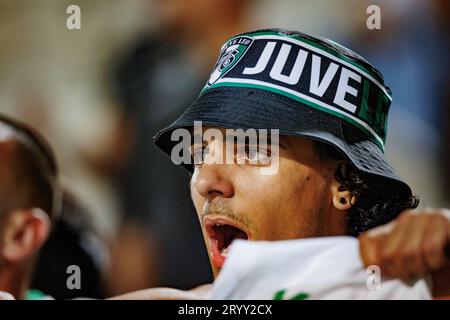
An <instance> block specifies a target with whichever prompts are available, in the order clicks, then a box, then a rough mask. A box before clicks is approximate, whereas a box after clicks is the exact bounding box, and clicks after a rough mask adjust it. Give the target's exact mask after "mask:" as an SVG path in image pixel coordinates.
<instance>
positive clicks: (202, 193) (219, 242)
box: [191, 136, 345, 275]
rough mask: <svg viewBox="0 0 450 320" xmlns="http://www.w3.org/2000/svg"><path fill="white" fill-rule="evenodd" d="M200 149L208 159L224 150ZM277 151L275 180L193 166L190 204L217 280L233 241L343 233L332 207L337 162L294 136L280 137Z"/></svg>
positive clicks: (247, 169)
mask: <svg viewBox="0 0 450 320" xmlns="http://www.w3.org/2000/svg"><path fill="white" fill-rule="evenodd" d="M204 147H206V148H208V150H209V153H208V155H207V157H208V156H211V157H214V156H218V155H220V154H222V152H223V150H224V149H225V147H224V144H223V142H222V141H216V140H215V141H213V142H211V143H209V144H208V145H207V146H205V145H204ZM278 150H279V152H278V156H279V163H278V166H279V167H278V170H277V171H276V173H275V174H274V175H262V174H261V171H260V167H259V166H258V165H257V164H256V165H255V164H237V163H236V164H206V163H203V164H200V165H197V166H196V167H195V170H194V173H193V176H192V179H191V193H192V199H193V202H194V205H195V208H196V211H197V214H198V217H199V219H200V223H201V226H202V231H203V235H204V238H205V242H206V246H207V249H208V254H209V257H210V260H211V264H212V267H213V272H214V274H215V275H216V274H217V273H218V271H219V269H220V268H221V267H222V265H223V263H224V260H225V258H226V256H227V253H228V250H229V245H230V243H231V242H232V241H233V240H235V239H248V240H287V239H298V238H306V237H317V236H326V235H337V234H345V227H344V223H343V221H344V218H345V213H344V212H337V210H336V209H335V208H334V206H333V192H334V191H335V190H336V189H337V187H338V184H337V182H336V180H335V179H334V171H335V168H336V165H337V163H336V162H334V161H330V160H324V159H321V158H320V157H319V156H318V155H317V153H316V151H315V149H314V143H313V142H312V141H311V140H307V139H302V138H298V137H290V136H281V137H280V143H279V149H278ZM274 156H277V155H274V154H273V153H272V157H274ZM251 157H255V154H254V153H253V155H252V156H251ZM333 190H334V191H333Z"/></svg>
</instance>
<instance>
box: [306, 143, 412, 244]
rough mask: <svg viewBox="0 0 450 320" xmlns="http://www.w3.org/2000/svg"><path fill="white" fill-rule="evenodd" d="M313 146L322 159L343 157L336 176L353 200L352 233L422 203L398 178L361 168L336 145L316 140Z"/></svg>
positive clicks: (341, 189)
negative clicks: (371, 172) (405, 188)
mask: <svg viewBox="0 0 450 320" xmlns="http://www.w3.org/2000/svg"><path fill="white" fill-rule="evenodd" d="M314 147H315V150H316V152H317V153H318V155H319V157H321V158H322V159H332V160H342V162H340V163H339V164H338V166H337V168H336V171H335V173H334V176H335V178H336V180H337V181H338V182H339V184H340V186H339V190H340V191H343V190H348V191H350V193H351V195H352V198H353V199H352V202H353V201H354V204H353V205H352V207H351V208H350V209H349V214H348V217H347V232H348V234H349V235H352V236H358V235H359V234H360V233H362V232H364V231H366V230H369V229H372V228H374V227H377V226H380V225H383V224H385V223H388V222H389V221H391V220H393V219H395V218H396V217H397V216H398V215H399V214H400V213H401V212H402V211H403V210H406V209H411V208H416V207H417V205H418V204H419V199H418V198H417V197H415V196H413V195H411V194H410V192H409V191H406V190H404V188H403V187H402V186H401V185H400V183H398V182H396V181H395V180H392V179H388V178H385V177H382V176H378V175H374V174H369V173H366V172H363V171H361V170H359V169H358V168H356V166H355V165H353V164H352V163H351V162H350V161H349V160H348V159H346V157H345V156H343V155H342V154H341V153H340V152H339V151H338V150H337V149H336V148H334V147H332V146H330V145H328V144H326V143H322V142H317V141H315V142H314Z"/></svg>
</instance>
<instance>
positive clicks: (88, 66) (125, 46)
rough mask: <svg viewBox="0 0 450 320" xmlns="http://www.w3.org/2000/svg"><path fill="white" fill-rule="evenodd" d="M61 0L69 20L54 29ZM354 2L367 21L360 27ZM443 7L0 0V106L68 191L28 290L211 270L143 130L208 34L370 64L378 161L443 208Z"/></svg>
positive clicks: (122, 287)
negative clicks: (302, 40)
mask: <svg viewBox="0 0 450 320" xmlns="http://www.w3.org/2000/svg"><path fill="white" fill-rule="evenodd" d="M71 4H76V5H78V6H79V7H80V9H81V29H80V30H69V29H68V28H67V27H66V20H67V18H68V17H69V15H70V14H68V13H66V9H67V7H68V6H69V5H71ZM370 4H377V5H379V6H380V8H381V29H380V30H369V29H368V28H367V27H366V20H367V18H368V16H369V14H367V13H366V9H367V7H368V6H369V5H370ZM449 14H450V1H447V0H433V1H426V0H395V1H360V0H346V1H342V0H340V1H327V0H314V1H306V0H277V1H274V0H272V1H271V0H188V1H187V0H127V1H120V0H95V1H92V0H89V1H88V0H73V1H65V0H40V1H33V0H8V1H6V0H0V112H1V113H4V114H7V115H10V116H13V117H15V118H17V119H20V120H23V121H26V122H28V123H29V124H31V125H33V126H34V127H36V128H37V129H38V130H39V131H40V132H41V133H42V134H43V135H44V136H45V137H46V138H47V139H48V140H49V141H50V143H51V145H52V146H53V147H54V149H55V151H56V154H57V158H58V161H59V164H60V167H61V172H62V175H61V181H62V184H63V186H64V188H65V190H66V191H67V192H68V193H70V194H71V201H70V202H69V204H66V207H67V212H68V213H67V215H66V216H68V217H69V218H68V219H65V220H63V221H64V222H65V223H66V224H67V225H69V227H68V230H79V231H77V232H75V233H76V234H78V236H71V235H72V234H73V232H72V233H71V232H61V233H59V234H58V238H57V239H55V240H53V242H52V243H50V244H49V245H48V246H47V248H44V253H43V256H44V257H46V258H45V259H44V258H43V259H42V261H44V262H42V263H41V267H40V268H38V269H37V270H38V271H36V278H35V282H34V286H35V287H36V288H38V289H42V290H45V291H46V293H50V294H53V295H54V296H55V297H57V298H58V297H64V298H67V297H70V296H71V294H72V295H75V296H79V293H77V292H75V293H68V292H63V291H64V290H62V291H61V290H59V289H60V288H59V289H58V288H57V287H58V285H59V286H60V287H62V286H65V280H61V281H59V280H58V279H59V278H61V279H65V277H66V273H65V271H66V270H65V267H64V265H65V264H82V266H81V269H82V270H83V268H88V269H89V270H91V271H92V278H90V279H92V280H91V283H96V284H98V285H97V286H92V288H90V287H88V288H87V289H86V292H83V295H84V296H93V297H102V296H111V295H115V294H120V293H123V292H128V291H132V290H137V289H142V288H149V287H153V286H174V287H178V288H191V287H193V286H196V285H199V284H202V283H205V282H209V281H211V279H212V276H211V272H210V269H209V263H208V258H207V255H206V252H205V249H204V245H203V239H202V237H201V232H200V226H199V225H198V220H197V217H196V215H195V212H194V210H193V207H192V205H191V202H190V197H189V193H188V181H189V176H188V174H187V172H184V170H183V169H182V168H177V167H175V166H174V165H172V164H171V162H170V160H169V158H167V157H166V156H165V155H163V154H162V153H161V152H159V150H157V149H156V148H155V147H154V146H153V144H152V136H153V135H154V134H155V133H156V132H157V131H158V130H159V129H161V128H162V127H163V126H165V125H167V124H169V123H171V121H173V120H174V119H175V117H176V116H177V115H178V114H180V113H181V112H182V111H183V110H184V109H185V108H186V107H187V106H188V105H189V104H190V102H191V101H192V100H193V99H194V98H195V97H196V95H197V94H198V93H199V91H200V89H201V88H202V87H203V85H204V82H205V81H206V79H207V77H208V74H209V71H210V69H211V68H212V66H213V64H214V62H215V59H216V58H217V56H218V53H219V49H220V47H221V45H222V44H223V42H224V41H226V39H227V38H229V37H230V36H232V35H234V34H237V33H241V32H244V31H249V30H252V29H257V28H266V27H279V28H288V29H295V30H299V31H302V32H306V33H310V34H315V35H320V36H323V37H326V38H331V39H333V40H335V41H337V42H339V43H341V44H343V45H345V46H348V47H349V48H351V49H353V50H354V51H356V52H358V53H360V54H361V55H362V56H364V57H366V58H367V60H368V61H369V62H371V63H372V64H374V65H375V66H376V67H377V68H378V69H380V70H381V72H382V73H383V74H384V76H385V80H386V83H387V84H388V85H389V86H390V87H391V89H392V91H393V99H394V101H393V104H392V105H391V113H390V118H389V125H388V140H387V149H386V153H387V156H388V158H389V159H390V160H391V162H392V163H393V165H394V167H395V168H397V169H398V173H399V175H400V176H401V177H403V178H404V179H405V180H406V181H407V182H408V183H410V185H411V186H412V187H413V190H414V191H415V193H416V194H417V195H418V196H419V197H420V199H421V206H435V207H436V206H447V207H448V206H450V195H449V191H448V190H449V188H450V127H449V122H450V90H449V89H450V76H449V75H450V73H449V69H450V68H449V61H450V59H449V58H450V53H449V52H450V50H449V46H450V43H449V38H450V35H449V30H450V26H449V21H450V17H449ZM75 203H76V204H75ZM73 212H76V214H75V216H76V219H73V218H70V215H73ZM71 226H72V227H71ZM64 230H65V229H64ZM66 238H68V239H66ZM68 242H69V243H70V244H71V245H69V246H65V244H66V243H68ZM61 250H62V251H63V252H64V256H61V257H59V258H60V259H59V260H58V261H61V263H52V261H56V258H55V257H54V255H57V253H56V252H61ZM80 250H81V251H82V252H83V258H79V257H80V253H79V251H80ZM72 252H73V254H72ZM83 261H84V262H83ZM86 261H87V262H86ZM52 279H53V280H52Z"/></svg>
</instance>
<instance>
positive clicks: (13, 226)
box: [1, 208, 50, 262]
mask: <svg viewBox="0 0 450 320" xmlns="http://www.w3.org/2000/svg"><path fill="white" fill-rule="evenodd" d="M49 233H50V219H49V217H48V215H47V214H46V213H45V212H44V211H42V210H41V209H36V208H35V209H26V210H17V211H14V212H10V213H9V214H8V219H7V222H6V229H5V232H4V234H3V239H2V240H1V243H2V248H1V255H2V258H3V260H5V261H9V262H21V261H23V260H26V259H27V258H29V257H31V256H33V255H34V254H36V253H37V252H38V250H39V249H40V248H41V247H42V245H43V244H44V243H45V241H46V240H47V238H48V236H49Z"/></svg>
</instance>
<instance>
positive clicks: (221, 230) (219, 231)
mask: <svg viewBox="0 0 450 320" xmlns="http://www.w3.org/2000/svg"><path fill="white" fill-rule="evenodd" d="M203 224H204V226H205V230H206V232H207V234H208V236H209V241H210V247H211V260H212V263H213V265H214V266H215V267H217V268H222V266H223V264H224V263H225V259H226V258H227V256H228V252H229V251H230V248H231V243H232V242H233V241H234V240H236V239H242V240H248V239H249V235H248V233H247V232H246V231H244V230H243V229H242V228H241V227H240V226H238V225H237V224H236V223H234V222H232V221H229V220H228V219H224V218H211V217H205V218H204V219H203Z"/></svg>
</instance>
